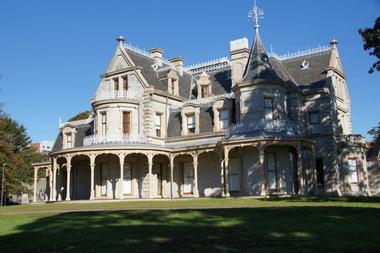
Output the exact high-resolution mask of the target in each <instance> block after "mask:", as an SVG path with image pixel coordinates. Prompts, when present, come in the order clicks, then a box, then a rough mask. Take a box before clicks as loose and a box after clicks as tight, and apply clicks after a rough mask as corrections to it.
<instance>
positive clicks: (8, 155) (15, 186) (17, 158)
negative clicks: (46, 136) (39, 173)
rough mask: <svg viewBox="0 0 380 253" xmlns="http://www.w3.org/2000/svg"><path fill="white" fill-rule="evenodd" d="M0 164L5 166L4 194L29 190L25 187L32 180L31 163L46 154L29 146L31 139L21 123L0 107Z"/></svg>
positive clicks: (43, 157)
mask: <svg viewBox="0 0 380 253" xmlns="http://www.w3.org/2000/svg"><path fill="white" fill-rule="evenodd" d="M0 113H1V115H0V162H1V164H0V166H3V164H4V163H6V167H5V179H6V180H5V186H4V192H5V196H7V195H10V194H15V195H19V194H21V193H26V192H29V190H28V188H27V187H26V185H27V184H30V183H31V182H32V178H33V166H32V163H34V162H37V161H41V160H42V159H46V155H45V156H44V155H41V154H38V153H37V152H35V150H34V149H32V148H31V147H30V143H31V140H30V138H29V136H28V135H27V133H26V129H25V127H24V126H23V125H20V124H19V123H17V122H16V121H15V120H13V119H12V118H10V117H9V116H8V115H6V114H4V113H2V112H1V109H0Z"/></svg>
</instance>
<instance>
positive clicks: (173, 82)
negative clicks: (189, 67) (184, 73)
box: [169, 78, 177, 95]
mask: <svg viewBox="0 0 380 253" xmlns="http://www.w3.org/2000/svg"><path fill="white" fill-rule="evenodd" d="M176 84H177V79H174V78H170V79H169V85H170V86H169V93H170V94H173V95H174V94H175V90H176V89H175V88H176Z"/></svg>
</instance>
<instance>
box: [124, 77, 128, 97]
mask: <svg viewBox="0 0 380 253" xmlns="http://www.w3.org/2000/svg"><path fill="white" fill-rule="evenodd" d="M127 91H128V76H124V77H123V92H124V96H125V95H126V94H127Z"/></svg>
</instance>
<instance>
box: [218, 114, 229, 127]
mask: <svg viewBox="0 0 380 253" xmlns="http://www.w3.org/2000/svg"><path fill="white" fill-rule="evenodd" d="M228 126H229V115H228V111H227V110H222V111H219V128H220V129H226V128H228Z"/></svg>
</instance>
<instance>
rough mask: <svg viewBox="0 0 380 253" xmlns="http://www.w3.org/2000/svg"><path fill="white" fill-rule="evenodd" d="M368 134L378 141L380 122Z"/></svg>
mask: <svg viewBox="0 0 380 253" xmlns="http://www.w3.org/2000/svg"><path fill="white" fill-rule="evenodd" d="M368 134H370V135H371V136H372V137H373V139H374V140H375V139H377V138H378V137H379V136H380V122H379V123H378V125H377V126H375V127H373V128H372V129H371V130H369V131H368Z"/></svg>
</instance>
